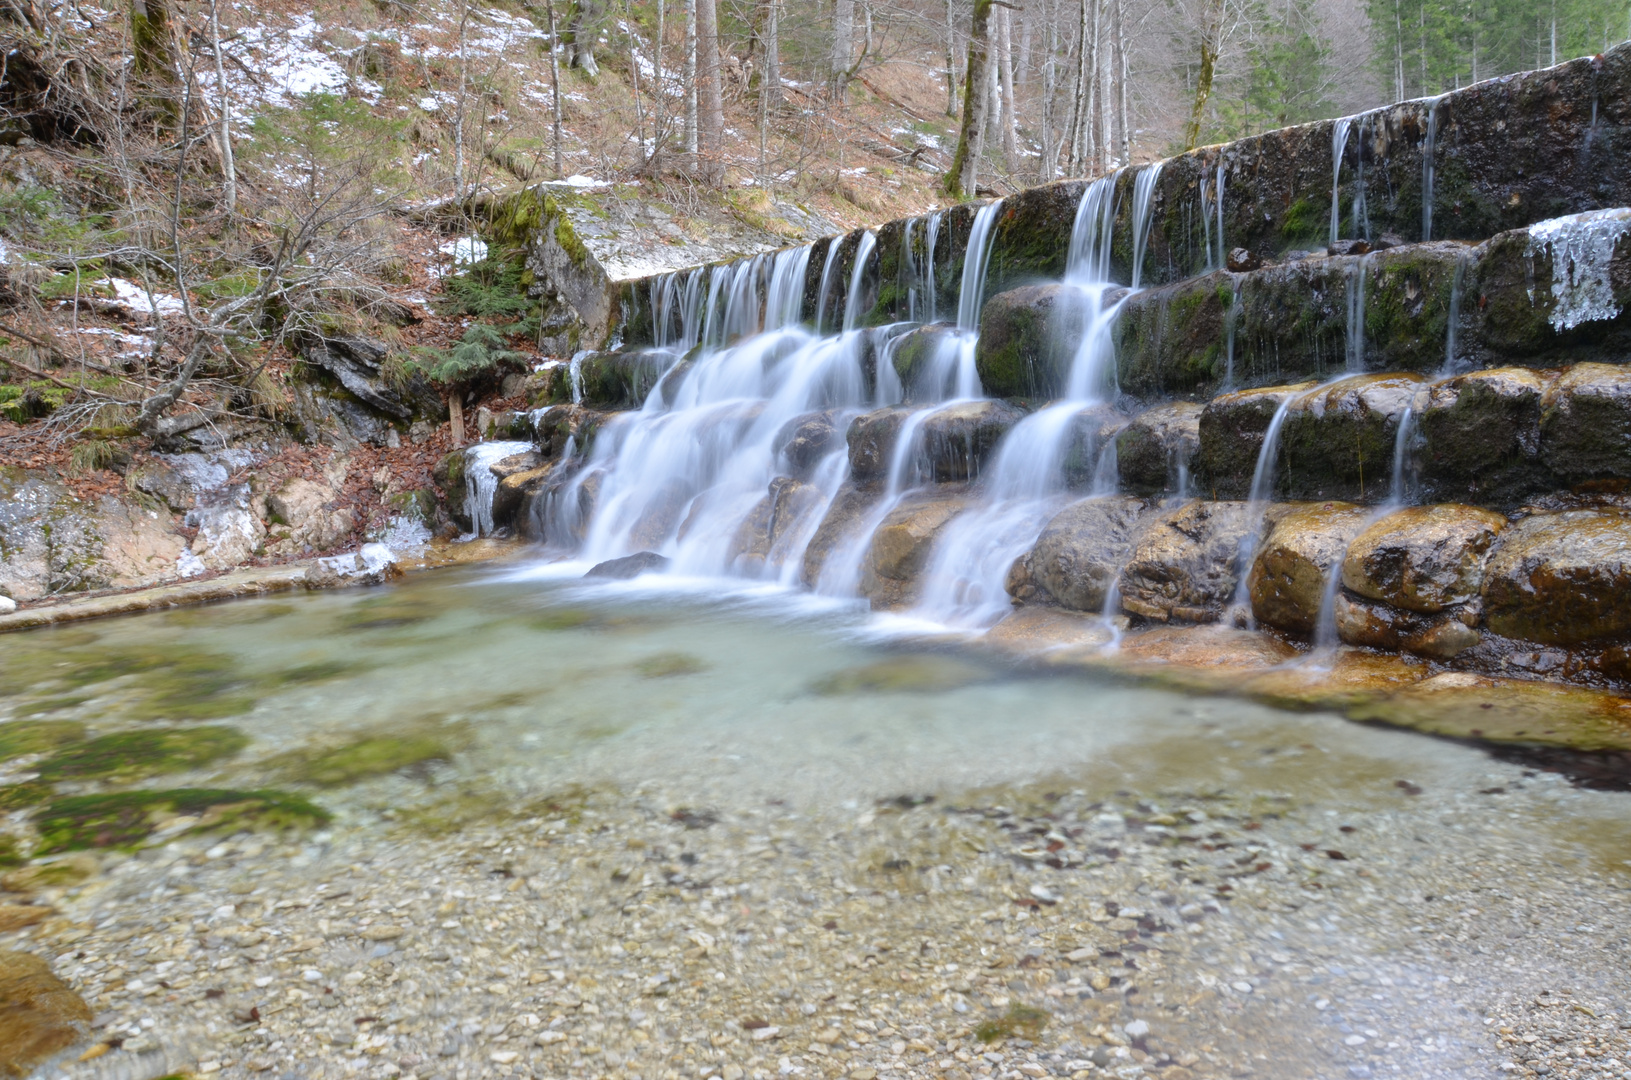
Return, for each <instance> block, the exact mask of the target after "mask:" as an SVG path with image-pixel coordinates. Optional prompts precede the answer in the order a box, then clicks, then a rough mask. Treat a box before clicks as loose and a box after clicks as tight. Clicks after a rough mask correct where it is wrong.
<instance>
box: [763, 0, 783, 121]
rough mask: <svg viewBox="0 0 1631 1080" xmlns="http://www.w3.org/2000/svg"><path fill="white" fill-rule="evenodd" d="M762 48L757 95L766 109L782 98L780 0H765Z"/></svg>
mask: <svg viewBox="0 0 1631 1080" xmlns="http://www.w3.org/2000/svg"><path fill="white" fill-rule="evenodd" d="M764 49H765V61H764V71H763V73H761V74H760V76H759V95H760V96H761V97H762V98H764V99H765V107H766V108H767V109H774V108H775V107H776V106H777V105H780V104H781V100H782V46H781V0H765V30H764Z"/></svg>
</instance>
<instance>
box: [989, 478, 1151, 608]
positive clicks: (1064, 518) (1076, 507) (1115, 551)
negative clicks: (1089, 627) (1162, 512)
mask: <svg viewBox="0 0 1631 1080" xmlns="http://www.w3.org/2000/svg"><path fill="white" fill-rule="evenodd" d="M1149 506H1150V504H1149V503H1148V502H1147V501H1146V500H1144V499H1139V498H1135V497H1133V496H1130V495H1113V496H1110V497H1108V498H1102V499H1083V500H1082V501H1081V502H1078V503H1073V504H1071V505H1070V506H1067V507H1066V508H1065V509H1063V510H1061V511H1060V512H1059V513H1058V514H1056V515H1055V516H1054V518H1053V520H1052V521H1050V522H1048V524H1047V527H1046V528H1044V529H1043V530H1042V534H1041V535H1040V536H1038V537H1037V539H1036V544H1035V546H1034V547H1032V548H1031V551H1030V553H1029V554H1028V555H1026V556H1025V557H1024V559H1023V560H1022V561H1023V563H1024V565H1025V574H1024V575H1021V576H1020V577H1018V578H1012V577H1011V578H1010V580H1011V581H1012V582H1015V583H1019V582H1025V581H1028V582H1031V583H1034V584H1035V585H1038V586H1040V587H1041V588H1042V589H1044V590H1046V592H1047V593H1048V595H1049V596H1051V597H1053V598H1054V599H1055V600H1057V601H1058V602H1059V604H1060V605H1061V606H1062V607H1067V608H1070V609H1071V610H1073V611H1102V610H1104V601H1105V597H1106V596H1108V595H1109V592H1110V587H1111V585H1113V584H1114V583H1115V581H1116V579H1117V578H1118V577H1119V576H1120V575H1121V570H1122V567H1123V566H1124V565H1126V563H1127V556H1128V552H1129V551H1130V550H1131V549H1132V544H1133V538H1134V537H1135V535H1136V534H1137V532H1138V528H1139V524H1140V521H1141V519H1142V518H1143V517H1144V515H1145V514H1146V513H1147V512H1148V510H1149Z"/></svg>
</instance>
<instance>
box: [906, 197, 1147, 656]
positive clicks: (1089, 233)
mask: <svg viewBox="0 0 1631 1080" xmlns="http://www.w3.org/2000/svg"><path fill="white" fill-rule="evenodd" d="M1159 172H1160V166H1159V165H1152V166H1149V167H1148V168H1146V169H1144V170H1143V171H1142V172H1140V173H1139V175H1138V177H1137V178H1136V180H1135V183H1134V201H1133V220H1132V228H1133V230H1134V233H1133V235H1134V236H1135V237H1137V236H1140V235H1144V234H1146V232H1147V230H1148V227H1149V213H1150V208H1151V205H1152V202H1153V198H1152V194H1153V191H1154V187H1155V179H1156V177H1158V176H1159ZM1117 175H1119V174H1116V175H1111V176H1106V177H1100V178H1099V179H1097V180H1095V181H1093V182H1092V183H1091V184H1089V185H1088V187H1087V188H1086V190H1084V191H1083V193H1082V199H1081V202H1080V203H1079V204H1078V206H1077V210H1076V218H1075V222H1074V224H1073V226H1072V229H1071V238H1070V248H1069V255H1068V262H1067V266H1066V271H1065V282H1066V283H1067V284H1069V285H1073V286H1075V290H1076V292H1077V294H1078V295H1077V297H1076V302H1077V304H1078V305H1079V310H1080V312H1081V314H1082V319H1083V326H1082V331H1081V344H1080V346H1079V347H1078V349H1077V351H1076V354H1075V356H1074V357H1073V358H1072V362H1071V367H1070V371H1069V373H1068V375H1067V378H1066V390H1065V397H1064V399H1063V400H1061V401H1059V402H1056V403H1055V404H1053V405H1050V406H1049V407H1047V408H1045V409H1042V410H1041V411H1039V412H1036V413H1033V414H1032V415H1030V416H1028V417H1026V418H1025V419H1024V420H1022V421H1020V422H1019V423H1018V424H1016V425H1014V427H1013V428H1012V429H1011V430H1010V431H1009V432H1008V434H1007V435H1005V436H1004V437H1003V439H1002V442H1001V443H1000V444H999V445H998V447H997V450H996V454H995V456H994V457H993V460H992V463H991V465H990V466H989V467H988V468H987V470H986V472H985V474H984V475H983V476H982V477H981V478H980V482H979V501H978V502H977V503H976V504H975V505H974V506H972V507H970V508H969V509H968V510H966V511H964V512H963V513H962V514H960V515H959V516H957V517H956V518H954V519H953V520H952V521H951V522H950V523H949V524H948V525H947V526H946V527H945V529H944V531H943V532H942V533H941V535H940V537H939V538H938V540H937V541H936V543H935V545H934V549H933V551H932V552H931V554H930V557H929V562H928V565H927V566H926V568H925V572H924V575H923V583H924V584H923V594H922V597H921V599H920V600H919V601H918V603H917V604H916V605H915V607H914V608H913V611H912V614H913V615H914V616H916V617H919V618H921V619H924V620H927V621H930V622H933V623H936V624H939V625H944V626H952V627H957V628H960V629H972V630H978V629H984V628H985V627H988V626H990V625H991V624H993V623H995V622H996V621H997V620H998V619H1000V618H1001V617H1002V616H1003V615H1004V614H1005V613H1006V612H1007V611H1008V610H1009V607H1010V605H1009V601H1008V597H1007V594H1006V592H1005V587H1004V586H1005V582H1006V579H1007V575H1008V571H1009V568H1010V567H1011V566H1012V565H1013V563H1014V560H1015V559H1016V558H1018V557H1019V556H1020V555H1022V554H1023V553H1024V552H1025V551H1026V550H1028V549H1029V548H1030V546H1031V545H1032V544H1034V543H1035V542H1036V537H1037V535H1038V534H1039V533H1040V532H1041V531H1042V529H1043V527H1044V526H1046V525H1047V523H1048V521H1049V520H1050V519H1051V518H1052V517H1053V516H1054V515H1055V514H1057V513H1058V512H1059V511H1060V510H1061V509H1062V508H1063V507H1064V506H1065V505H1066V504H1067V503H1068V502H1069V501H1070V499H1071V498H1072V497H1073V496H1072V494H1071V493H1070V492H1069V491H1068V489H1067V485H1066V481H1065V475H1064V463H1065V459H1066V456H1067V455H1068V453H1069V451H1070V449H1071V446H1072V443H1073V441H1075V440H1076V439H1078V438H1080V431H1079V425H1078V423H1077V421H1078V418H1079V417H1081V416H1082V413H1083V410H1084V409H1088V408H1090V407H1092V406H1094V405H1097V404H1101V403H1103V402H1104V401H1106V400H1108V399H1109V398H1110V397H1112V396H1113V395H1114V393H1115V364H1114V360H1115V350H1114V343H1113V340H1112V336H1111V332H1112V330H1113V328H1114V325H1115V320H1116V317H1117V315H1118V314H1119V312H1120V308H1121V302H1122V299H1123V298H1124V296H1125V295H1126V291H1125V290H1122V289H1120V288H1119V287H1118V286H1116V285H1114V284H1113V283H1112V282H1111V281H1110V280H1109V268H1110V249H1111V241H1112V229H1113V228H1114V222H1115V190H1116V181H1117ZM1136 258H1138V257H1136V256H1135V259H1136ZM1133 273H1134V275H1135V277H1136V275H1137V274H1138V271H1137V268H1136V262H1135V268H1134V271H1133ZM1115 293H1120V294H1122V295H1115ZM1106 462H1108V469H1106V468H1105V464H1106ZM1099 465H1100V468H1099V469H1097V470H1095V479H1094V484H1093V488H1092V489H1091V490H1090V491H1089V492H1086V493H1083V492H1077V493H1076V496H1075V497H1080V496H1081V495H1083V494H1086V495H1089V496H1093V495H1108V494H1112V493H1114V491H1115V488H1116V481H1115V443H1114V441H1111V442H1109V443H1108V444H1107V445H1106V447H1105V448H1104V450H1103V452H1102V453H1101V455H1100V459H1099Z"/></svg>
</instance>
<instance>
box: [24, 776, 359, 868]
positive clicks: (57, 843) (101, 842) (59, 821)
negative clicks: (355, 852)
mask: <svg viewBox="0 0 1631 1080" xmlns="http://www.w3.org/2000/svg"><path fill="white" fill-rule="evenodd" d="M328 820H329V815H328V812H327V811H326V810H323V809H322V808H321V807H318V806H315V805H313V804H312V803H310V802H308V801H307V800H306V799H305V798H303V797H301V796H299V795H294V794H289V793H287V792H280V791H232V790H224V789H215V788H177V789H175V790H172V791H123V792H116V793H113V794H107V795H76V796H73V797H70V798H66V799H57V800H55V801H54V802H52V803H50V804H49V805H47V806H46V807H44V808H43V809H41V810H39V811H38V812H36V813H35V815H34V818H33V824H34V829H35V831H36V832H37V833H38V834H39V838H40V845H39V854H41V855H53V854H56V853H58V852H63V851H83V850H86V849H87V848H136V847H140V846H141V844H142V842H143V841H145V840H146V839H147V838H148V836H150V835H151V834H152V833H153V832H154V831H155V830H156V829H158V828H159V827H161V826H165V825H169V826H175V825H182V826H184V830H183V831H186V832H189V833H200V832H210V831H216V830H221V831H226V832H235V831H237V830H240V829H255V828H272V829H288V828H306V827H310V826H315V825H321V824H323V823H325V822H327V821H328Z"/></svg>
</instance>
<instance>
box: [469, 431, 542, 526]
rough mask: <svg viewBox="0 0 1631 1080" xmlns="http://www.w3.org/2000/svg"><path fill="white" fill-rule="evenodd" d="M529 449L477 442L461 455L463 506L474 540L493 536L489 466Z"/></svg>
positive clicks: (521, 445)
mask: <svg viewBox="0 0 1631 1080" xmlns="http://www.w3.org/2000/svg"><path fill="white" fill-rule="evenodd" d="M532 448H533V446H532V444H531V443H530V442H505V441H500V442H479V443H476V444H475V445H473V446H470V447H468V448H466V449H465V452H464V505H465V509H466V511H467V512H468V513H469V514H470V522H471V524H472V526H474V532H473V533H472V535H474V536H491V535H493V494H494V492H496V491H497V490H498V477H496V476H494V475H493V470H492V469H491V468H489V466H491V465H493V464H494V463H495V462H499V461H503V460H504V459H505V458H507V457H511V456H513V455H515V454H525V453H527V452H528V451H529V450H531V449H532Z"/></svg>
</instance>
